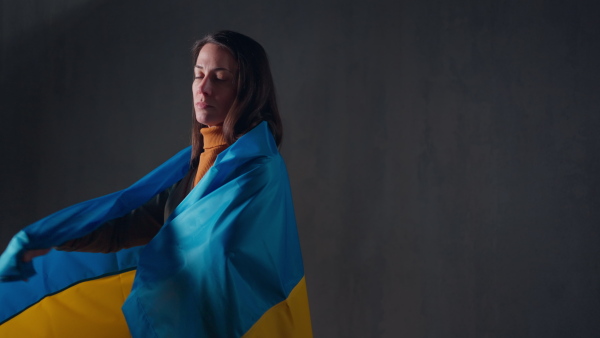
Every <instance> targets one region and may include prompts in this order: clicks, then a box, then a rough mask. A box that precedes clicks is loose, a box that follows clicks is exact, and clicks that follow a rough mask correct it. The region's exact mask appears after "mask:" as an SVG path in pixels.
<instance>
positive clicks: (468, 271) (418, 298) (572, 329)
mask: <svg viewBox="0 0 600 338" xmlns="http://www.w3.org/2000/svg"><path fill="white" fill-rule="evenodd" d="M43 3H44V2H43V1H29V2H27V3H25V2H23V3H21V4H20V5H18V6H17V5H14V4H11V1H8V0H5V1H3V2H2V7H1V9H2V13H1V17H2V30H3V34H2V38H3V39H2V50H1V54H0V57H1V59H0V60H1V65H0V67H1V68H0V71H1V73H0V75H1V77H0V84H1V88H2V92H1V93H0V99H1V102H2V103H1V104H2V106H1V113H0V121H1V126H2V133H1V137H2V140H1V158H2V160H1V162H0V163H1V169H0V170H1V174H2V176H1V180H2V183H1V186H2V190H1V192H0V215H2V226H1V227H0V235H1V236H0V244H2V245H4V244H5V243H6V242H7V241H8V239H9V237H10V236H11V235H12V234H13V233H14V232H16V231H17V230H18V229H19V228H21V227H22V226H24V225H26V224H28V223H29V222H32V221H34V220H36V219H38V218H40V217H42V216H44V215H47V214H48V213H50V212H52V211H55V210H57V209H59V208H62V207H65V206H67V205H70V204H73V203H75V202H78V201H81V200H84V199H88V198H91V197H95V196H98V195H101V194H105V193H108V192H111V191H114V190H116V189H120V188H123V187H125V186H126V185H128V184H129V183H131V182H133V181H134V180H135V179H136V178H138V177H140V176H141V175H143V174H144V173H146V172H147V171H148V170H150V169H151V168H153V167H154V166H156V165H157V164H159V163H161V162H162V161H163V160H165V159H166V158H168V157H169V156H171V155H172V154H173V153H175V151H177V150H178V149H180V148H182V147H183V146H185V145H186V144H187V140H188V137H189V131H188V126H189V121H190V118H191V109H192V108H191V95H190V94H191V92H190V87H191V58H190V54H189V48H190V46H191V44H192V42H193V41H194V40H195V39H196V38H199V37H201V36H202V35H203V34H205V33H207V32H210V31H214V30H217V29H221V28H229V29H234V30H238V31H241V32H243V33H246V34H248V35H250V36H252V37H254V38H256V39H257V40H258V41H260V42H261V43H262V44H263V45H264V46H265V48H266V49H267V51H268V53H269V55H270V57H271V62H272V67H273V71H274V75H275V78H276V83H277V86H278V88H277V89H278V93H279V99H280V106H281V107H280V108H281V110H282V112H283V115H284V123H285V127H286V129H285V131H286V135H285V140H284V145H283V148H282V152H283V154H284V157H285V158H286V160H287V164H288V168H289V172H290V176H291V180H292V185H293V187H292V188H293V191H294V197H295V204H296V208H297V216H298V221H299V231H300V236H301V240H302V247H303V251H304V258H305V269H306V276H307V281H308V288H309V297H310V302H311V310H312V315H313V325H314V331H315V335H316V336H318V337H400V336H402V337H589V336H593V335H595V334H597V332H599V331H600V321H598V318H599V316H600V289H599V288H598V285H600V264H599V263H598V259H599V258H600V228H599V223H600V208H599V207H598V205H600V197H599V187H600V184H599V183H600V182H599V179H600V159H599V157H598V154H599V153H600V136H599V134H598V129H599V128H600V114H599V113H600V108H599V107H600V95H598V93H599V92H600V63H599V62H598V61H597V60H600V38H599V33H598V32H599V31H600V25H599V24H598V21H597V18H596V16H597V13H598V12H599V10H600V6H599V5H597V4H596V2H593V1H587V2H585V1H578V2H577V3H575V4H573V3H571V4H569V5H566V3H565V4H563V3H562V2H559V1H522V2H507V1H491V0H480V1H460V2H444V1H434V0H426V1H418V2H417V1H411V2H408V1H400V2H395V1H389V2H381V1H379V2H378V1H375V2H367V1H357V0H352V1H339V2H333V1H326V2H325V3H322V2H321V1H314V0H310V1H304V2H298V3H296V4H291V3H287V2H282V1H275V0H273V1H271V0H262V1H258V2H254V3H253V4H250V3H249V2H241V1H240V2H237V1H219V2H200V1H184V0H175V1H169V2H167V1H164V2H158V1H157V2H153V3H148V2H147V1H141V0H133V1H116V0H104V1H91V0H90V1H79V2H77V1H62V2H61V1H55V3H57V5H56V6H57V7H48V5H47V4H46V5H44V4H43ZM58 3H62V4H61V5H58ZM57 8H58V9H57ZM32 13H33V14H32Z"/></svg>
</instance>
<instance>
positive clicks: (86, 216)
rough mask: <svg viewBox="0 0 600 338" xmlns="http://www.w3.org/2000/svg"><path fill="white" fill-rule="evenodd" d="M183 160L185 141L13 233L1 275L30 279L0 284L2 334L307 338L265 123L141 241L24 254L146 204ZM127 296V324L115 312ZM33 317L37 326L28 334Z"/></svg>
mask: <svg viewBox="0 0 600 338" xmlns="http://www.w3.org/2000/svg"><path fill="white" fill-rule="evenodd" d="M188 159H189V149H187V150H185V151H183V152H181V153H179V154H178V155H176V156H175V157H174V158H172V159H171V160H169V161H168V162H166V163H165V164H163V165H162V166H161V167H159V168H157V169H156V170H155V171H153V172H152V173H150V174H149V175H148V176H146V177H144V178H143V179H142V180H140V181H139V182H138V183H136V184H134V185H133V186H132V187H130V188H128V189H125V190H124V191H122V192H119V193H117V195H118V196H114V195H115V194H113V195H108V196H104V197H101V198H100V199H96V200H92V201H88V202H84V203H82V204H79V205H76V206H74V207H71V208H68V209H65V210H63V211H60V212H58V213H56V214H54V215H51V216H50V217H48V218H46V219H44V220H42V221H40V222H41V223H40V222H37V223H35V224H33V225H31V226H29V227H27V228H26V229H24V230H23V231H22V232H20V233H19V234H17V235H16V236H15V238H14V239H13V241H11V243H10V244H9V247H8V248H7V250H6V251H5V253H4V254H3V255H2V256H1V257H0V278H2V279H4V280H20V279H23V278H28V277H29V282H22V281H20V282H11V283H4V284H0V296H1V297H2V305H0V307H1V308H0V323H2V324H1V325H0V336H10V337H12V336H14V337H19V336H40V337H55V336H56V337H59V336H60V337H73V336H77V337H79V336H90V337H92V336H99V337H100V336H101V337H106V336H115V337H117V336H127V335H128V333H127V330H126V328H127V327H128V329H129V332H130V333H131V334H132V335H133V336H134V337H242V336H243V337H310V336H312V329H311V324H310V315H309V310H308V301H307V294H306V284H305V280H304V270H303V266H302V257H301V253H300V246H299V242H298V234H297V229H296V223H295V216H294V211H293V205H292V202H291V193H290V189H289V181H288V177H287V171H286V169H285V165H284V163H283V160H282V158H281V156H280V155H279V152H278V151H277V148H276V146H275V143H274V140H273V137H272V136H271V133H270V131H269V129H268V126H267V124H266V123H264V122H263V123H262V124H260V125H259V126H257V127H256V128H254V129H253V130H252V131H250V132H249V133H247V134H246V135H244V136H243V137H241V138H240V139H239V140H238V141H237V142H236V143H234V144H233V145H232V146H230V147H229V148H227V149H226V150H225V151H223V152H222V153H221V154H220V155H219V156H218V158H217V160H216V162H215V164H214V165H213V167H212V168H211V169H210V170H209V171H208V172H207V173H206V175H205V176H204V178H203V179H202V180H201V182H200V183H199V184H198V185H197V186H196V187H195V188H194V189H193V190H192V191H191V192H190V194H189V195H188V196H187V197H186V198H185V199H184V201H183V202H182V203H181V204H180V205H179V206H178V207H177V208H176V209H175V211H174V212H173V214H172V215H171V217H170V219H169V220H168V221H167V222H166V224H165V225H164V226H163V228H162V229H161V231H160V232H159V233H158V234H157V235H156V237H155V238H154V239H153V240H152V241H151V242H150V243H149V244H147V245H146V246H144V247H139V248H133V249H130V250H123V251H120V252H118V253H115V254H108V255H106V254H86V253H64V252H56V251H52V252H51V253H50V254H49V255H47V256H46V257H43V258H36V259H34V263H33V265H32V264H31V263H23V262H21V261H20V259H19V258H20V257H21V256H22V254H23V252H24V251H25V250H30V249H37V248H45V247H51V246H56V245H59V244H61V243H63V242H65V241H66V240H69V239H72V238H77V237H81V236H83V235H85V234H87V233H89V232H91V231H92V230H94V229H95V228H97V227H98V226H99V225H100V224H102V223H103V222H105V221H107V220H110V219H113V218H116V217H119V216H121V215H124V214H125V213H127V212H128V211H129V210H132V209H134V208H136V207H137V206H139V205H141V204H143V203H144V202H145V201H147V200H148V199H149V198H150V197H151V196H153V195H154V194H156V193H157V192H160V191H162V190H164V189H165V188H166V187H168V186H170V185H171V184H173V183H174V182H176V181H177V180H179V179H180V178H181V177H183V175H184V174H185V172H186V171H187V169H188V168H189V162H188ZM149 187H152V188H149ZM123 196H125V197H123ZM98 200H100V201H98ZM73 208H74V209H73ZM98 210H101V212H98ZM124 210H126V211H125V212H123V211H124ZM65 213H66V214H65ZM73 234H75V235H73ZM35 271H37V272H38V273H37V274H35ZM134 274H137V275H136V276H135V279H134ZM67 277H68V278H67ZM132 280H134V282H133V287H132V289H131V293H130V294H128V291H129V289H130V285H131V282H132ZM82 290H87V291H82ZM90 295H92V296H90ZM94 296H95V297H94ZM5 300H6V301H5ZM124 300H125V304H124V305H123V308H122V310H123V313H124V315H125V318H126V323H127V324H126V325H125V321H124V320H123V317H122V314H121V312H120V311H115V309H119V307H120V305H121V304H123V301H124ZM4 304H7V305H4ZM109 313H112V314H109ZM57 318H58V319H57ZM61 318H62V319H64V320H63V321H61V320H62V319H61ZM47 323H56V324H47ZM33 326H38V327H40V328H41V329H40V330H38V331H36V332H37V333H36V334H30V333H29V332H33V331H27V330H28V329H29V328H30V327H33ZM86 329H88V330H87V331H86ZM109 329H110V330H113V331H112V332H109V331H107V330H109ZM102 330H104V331H102ZM84 332H85V333H84ZM94 334H95V335H94Z"/></svg>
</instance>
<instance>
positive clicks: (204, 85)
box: [198, 76, 212, 95]
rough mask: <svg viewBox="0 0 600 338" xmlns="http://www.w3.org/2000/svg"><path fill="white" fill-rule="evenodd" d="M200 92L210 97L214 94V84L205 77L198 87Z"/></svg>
mask: <svg viewBox="0 0 600 338" xmlns="http://www.w3.org/2000/svg"><path fill="white" fill-rule="evenodd" d="M198 91H199V92H200V93H202V94H204V95H210V94H211V93H212V83H211V81H210V80H209V77H208V76H205V77H204V78H203V79H202V80H201V81H200V84H199V85H198Z"/></svg>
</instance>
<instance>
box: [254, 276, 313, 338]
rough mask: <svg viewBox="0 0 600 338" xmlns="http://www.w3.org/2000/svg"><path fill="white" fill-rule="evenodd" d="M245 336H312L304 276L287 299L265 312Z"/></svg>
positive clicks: (300, 337) (301, 337)
mask: <svg viewBox="0 0 600 338" xmlns="http://www.w3.org/2000/svg"><path fill="white" fill-rule="evenodd" d="M243 337H244V338H257V337H286V338H295V337H297V338H305V337H312V325H311V322H310V311H309V309H308V295H307V293H306V281H305V279H304V277H302V279H301V280H300V282H298V284H297V285H296V286H295V287H294V289H293V290H292V292H290V295H289V296H288V298H287V299H286V300H284V301H283V302H281V303H279V304H277V305H275V306H273V307H272V308H270V309H269V310H268V311H267V312H265V314H263V315H262V317H260V319H259V320H258V321H257V322H256V323H254V325H252V327H251V328H250V330H248V332H246V334H244V336H243Z"/></svg>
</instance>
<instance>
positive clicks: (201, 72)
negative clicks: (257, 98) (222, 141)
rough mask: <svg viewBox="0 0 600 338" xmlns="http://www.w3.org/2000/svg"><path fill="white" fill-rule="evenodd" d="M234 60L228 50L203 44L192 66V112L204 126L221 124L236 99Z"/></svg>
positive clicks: (235, 68) (210, 44)
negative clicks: (194, 64)
mask: <svg viewBox="0 0 600 338" xmlns="http://www.w3.org/2000/svg"><path fill="white" fill-rule="evenodd" d="M236 73H237V66H236V62H235V60H234V59H233V56H232V55H231V53H230V52H229V51H228V50H226V49H224V48H221V47H219V46H217V45H215V44H212V43H207V44H206V45H204V47H202V49H201V50H200V53H199V54H198V58H197V59H196V66H195V67H194V82H193V84H192V92H193V95H194V111H195V113H196V120H197V121H198V122H200V123H202V124H205V125H207V126H218V125H221V124H223V121H225V116H227V112H229V108H231V105H232V104H233V101H234V100H235V96H236V92H237V86H236V83H235V79H236Z"/></svg>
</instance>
